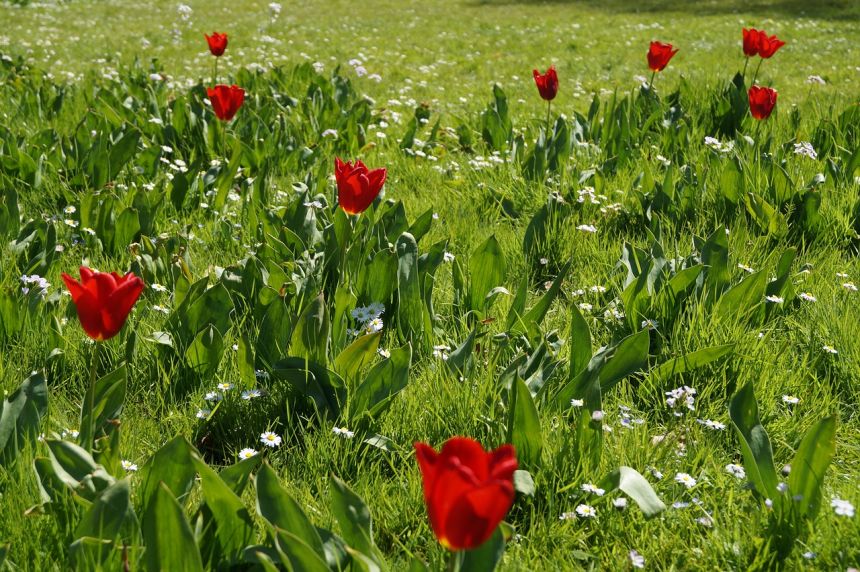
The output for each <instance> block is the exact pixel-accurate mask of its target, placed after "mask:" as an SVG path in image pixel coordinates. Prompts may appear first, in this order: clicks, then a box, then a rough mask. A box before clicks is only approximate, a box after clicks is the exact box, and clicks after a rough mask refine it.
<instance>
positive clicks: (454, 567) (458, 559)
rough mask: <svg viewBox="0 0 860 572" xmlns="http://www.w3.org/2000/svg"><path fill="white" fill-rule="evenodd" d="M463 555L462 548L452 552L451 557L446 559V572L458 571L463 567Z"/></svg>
mask: <svg viewBox="0 0 860 572" xmlns="http://www.w3.org/2000/svg"><path fill="white" fill-rule="evenodd" d="M464 556H465V552H463V551H462V550H457V551H456V552H452V553H451V557H450V558H449V559H448V567H447V570H448V572H460V569H461V568H462V567H463V557H464Z"/></svg>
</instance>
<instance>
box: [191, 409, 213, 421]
mask: <svg viewBox="0 0 860 572" xmlns="http://www.w3.org/2000/svg"><path fill="white" fill-rule="evenodd" d="M211 413H212V410H211V409H198V410H197V413H196V414H195V417H197V419H206V418H207V417H209V415H210V414H211Z"/></svg>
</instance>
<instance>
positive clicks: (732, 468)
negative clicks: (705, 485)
mask: <svg viewBox="0 0 860 572" xmlns="http://www.w3.org/2000/svg"><path fill="white" fill-rule="evenodd" d="M726 472H727V473H728V474H730V475H732V476H733V477H735V478H738V479H745V478H746V477H747V472H746V471H745V470H744V468H743V467H742V466H740V465H736V464H734V463H729V464H728V465H726Z"/></svg>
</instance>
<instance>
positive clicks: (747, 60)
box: [741, 58, 750, 79]
mask: <svg viewBox="0 0 860 572" xmlns="http://www.w3.org/2000/svg"><path fill="white" fill-rule="evenodd" d="M744 59H745V60H746V62H745V63H744V71H743V73H742V74H741V75H742V76H743V77H744V79H746V77H747V68H748V67H750V59H749V58H744Z"/></svg>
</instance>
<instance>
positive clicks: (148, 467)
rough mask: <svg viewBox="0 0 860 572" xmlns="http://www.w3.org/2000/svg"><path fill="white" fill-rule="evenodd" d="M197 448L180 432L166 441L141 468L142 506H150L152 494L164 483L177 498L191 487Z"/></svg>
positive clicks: (182, 495)
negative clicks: (193, 457)
mask: <svg viewBox="0 0 860 572" xmlns="http://www.w3.org/2000/svg"><path fill="white" fill-rule="evenodd" d="M192 454H196V451H195V450H194V448H193V447H192V446H191V444H190V443H189V442H188V441H187V440H186V439H185V437H182V436H181V435H177V436H176V437H174V438H173V439H171V440H170V441H168V442H167V443H165V444H164V445H163V446H162V447H161V448H160V449H159V450H158V451H156V452H155V454H153V455H152V456H151V457H150V458H149V460H148V461H147V462H146V463H145V464H144V465H143V466H142V467H141V468H140V473H139V474H140V476H139V482H140V483H141V486H140V488H139V489H138V490H139V492H140V497H141V501H142V503H141V504H142V505H143V506H149V503H150V502H151V499H152V497H153V495H155V493H156V491H157V489H158V488H159V486H161V484H163V485H164V486H166V487H167V489H168V490H169V491H170V493H171V494H172V495H173V496H175V497H176V498H182V497H184V496H185V495H186V494H188V491H189V490H190V489H191V485H192V483H193V482H194V476H195V475H196V474H197V472H196V471H195V470H194V465H193V464H192V462H191V456H192Z"/></svg>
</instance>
